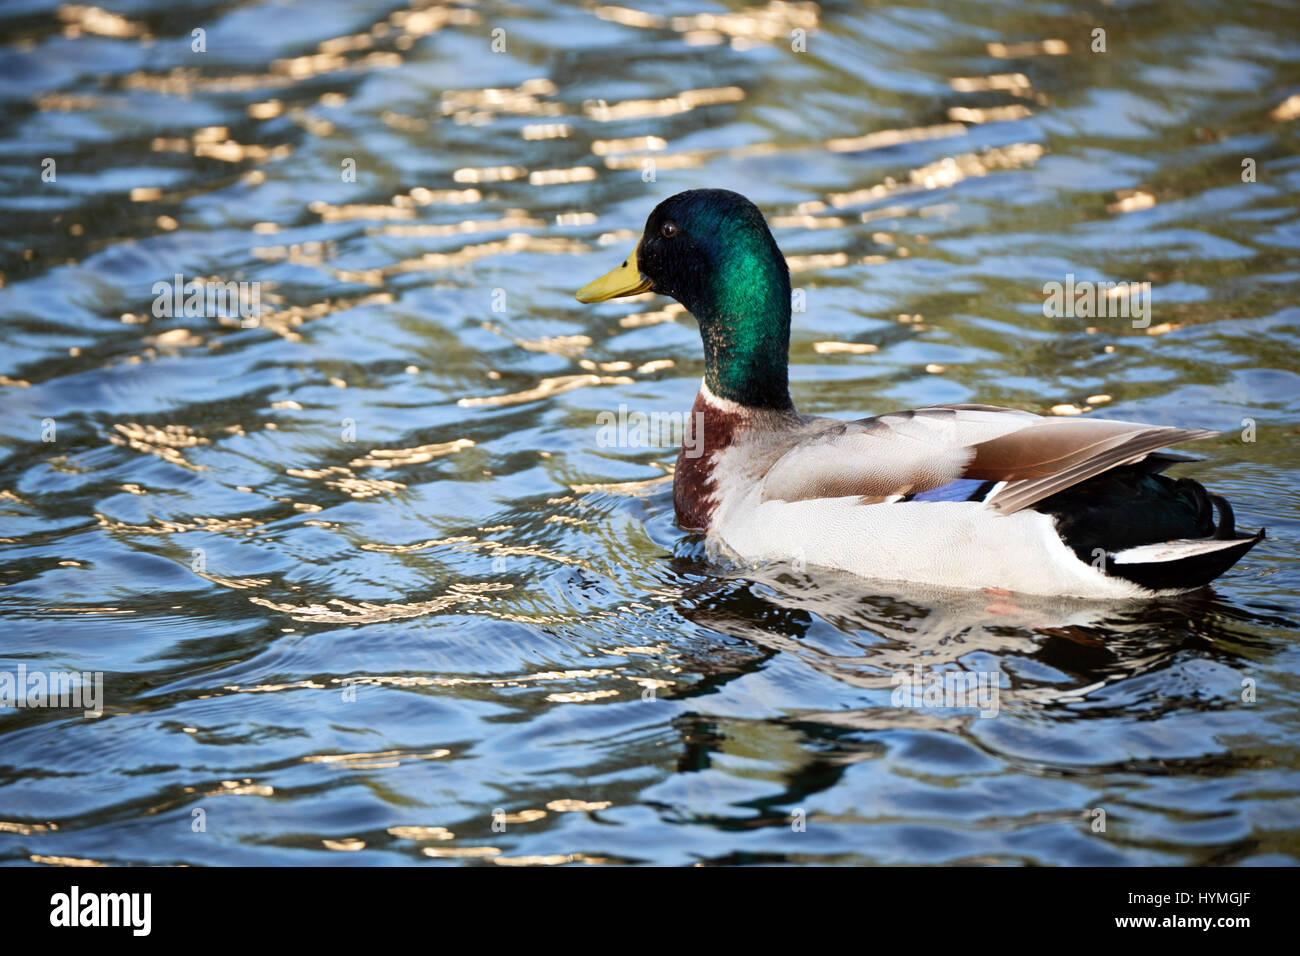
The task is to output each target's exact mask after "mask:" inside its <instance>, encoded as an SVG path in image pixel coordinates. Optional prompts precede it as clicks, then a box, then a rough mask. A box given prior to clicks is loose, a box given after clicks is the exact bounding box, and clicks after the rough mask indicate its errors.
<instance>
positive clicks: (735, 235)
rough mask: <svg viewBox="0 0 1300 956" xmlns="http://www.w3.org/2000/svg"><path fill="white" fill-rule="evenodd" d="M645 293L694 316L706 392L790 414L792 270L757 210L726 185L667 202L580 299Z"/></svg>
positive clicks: (582, 293)
mask: <svg viewBox="0 0 1300 956" xmlns="http://www.w3.org/2000/svg"><path fill="white" fill-rule="evenodd" d="M646 290H652V291H654V292H659V293H662V294H663V295H670V296H672V297H673V298H674V299H676V300H677V301H678V302H680V303H681V304H682V305H684V306H686V308H687V309H688V310H689V311H690V312H691V314H692V315H694V316H695V318H696V320H697V321H698V322H699V324H700V336H701V338H702V339H703V340H704V378H705V381H706V382H707V383H708V386H709V390H710V391H711V392H713V394H715V395H717V396H719V397H721V398H726V399H730V400H731V401H734V402H740V403H741V404H743V405H749V406H752V407H756V408H789V407H790V404H791V403H790V391H789V381H788V372H787V367H788V363H789V353H790V271H789V269H788V268H787V267H786V264H785V257H784V256H782V255H781V250H780V249H778V248H777V245H776V241H775V240H774V239H773V238H772V233H771V232H770V231H769V230H768V228H767V223H766V222H765V221H764V219H763V214H762V213H761V212H759V211H758V207H757V206H755V205H754V204H753V203H752V202H750V201H749V200H748V199H746V198H745V197H744V196H742V195H740V194H739V193H733V192H731V191H730V190H726V189H692V190H689V191H688V192H684V193H678V194H677V195H676V196H672V197H671V198H669V199H665V200H664V201H663V202H661V203H660V204H659V205H658V206H656V207H655V209H654V211H653V212H652V213H650V218H649V219H647V220H646V224H645V232H644V233H643V234H642V236H641V241H640V242H639V243H638V244H637V247H636V249H635V250H634V251H633V253H632V255H631V256H629V257H628V258H627V259H626V260H625V261H624V263H623V264H622V265H621V266H619V267H618V268H617V269H615V270H614V271H613V272H611V273H609V274H608V275H606V276H604V277H602V278H600V279H597V280H596V281H595V282H593V283H591V284H590V285H588V286H586V287H585V288H583V289H582V290H581V291H580V292H579V293H578V299H579V301H582V302H600V301H603V300H605V299H612V298H615V297H617V296H621V295H633V294H635V293H637V292H644V291H646Z"/></svg>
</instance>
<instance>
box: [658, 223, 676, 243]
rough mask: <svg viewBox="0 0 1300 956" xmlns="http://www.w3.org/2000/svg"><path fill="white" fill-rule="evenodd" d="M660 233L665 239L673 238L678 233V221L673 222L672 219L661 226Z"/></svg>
mask: <svg viewBox="0 0 1300 956" xmlns="http://www.w3.org/2000/svg"><path fill="white" fill-rule="evenodd" d="M659 233H660V235H662V236H663V237H664V238H665V239H671V238H672V237H673V236H675V235H677V223H675V222H672V221H671V220H670V221H669V222H666V223H664V224H663V225H662V226H660V227H659Z"/></svg>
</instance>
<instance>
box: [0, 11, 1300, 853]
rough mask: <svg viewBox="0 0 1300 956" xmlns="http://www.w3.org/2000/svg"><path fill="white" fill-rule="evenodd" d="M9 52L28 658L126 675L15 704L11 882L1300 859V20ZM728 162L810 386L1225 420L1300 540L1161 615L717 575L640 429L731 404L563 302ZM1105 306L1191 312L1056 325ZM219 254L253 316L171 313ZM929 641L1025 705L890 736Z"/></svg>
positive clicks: (292, 32)
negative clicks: (899, 685)
mask: <svg viewBox="0 0 1300 956" xmlns="http://www.w3.org/2000/svg"><path fill="white" fill-rule="evenodd" d="M1099 27H1100V28H1102V29H1104V30H1105V31H1106V32H1105V39H1106V51H1105V52H1094V51H1093V50H1092V46H1093V44H1094V42H1095V41H1094V40H1093V31H1094V29H1096V28H1099ZM195 28H201V29H202V30H203V31H204V32H203V33H202V34H198V35H196V34H194V33H193V32H192V31H193V30H194V29H195ZM799 31H801V32H799ZM0 36H2V37H3V41H2V44H0V99H3V113H2V114H0V182H3V185H4V189H3V195H2V196H0V225H2V226H3V228H2V229H0V270H2V271H3V286H2V287H0V320H2V321H0V343H2V346H0V376H3V377H0V615H3V617H2V628H3V630H2V632H0V633H2V634H3V640H2V642H0V670H2V671H7V672H11V673H13V672H16V671H17V669H18V668H19V667H20V666H24V667H26V668H28V669H29V670H45V671H49V670H77V671H89V672H94V671H102V672H103V674H104V695H105V698H106V702H105V708H104V711H105V712H104V716H103V717H102V718H100V719H98V720H96V719H87V718H84V717H82V716H81V715H80V713H79V712H70V711H69V710H67V709H43V710H40V709H22V710H12V711H7V712H4V713H3V715H2V716H0V859H4V860H7V861H11V862H26V861H33V860H34V861H37V862H44V863H58V862H75V861H97V862H102V863H118V864H121V863H136V864H173V863H192V864H230V863H245V864H246V863H271V864H302V863H363V864H400V863H407V864H414V863H423V864H432V863H437V862H440V861H441V862H448V863H457V862H462V863H466V864H470V865H475V864H478V865H491V864H492V863H493V862H495V863H498V864H559V863H575V864H581V863H617V862H638V863H644V862H649V863H659V864H693V863H767V862H789V863H858V864H861V863H925V864H933V863H972V862H980V863H1039V864H1140V863H1154V864H1189V863H1266V864H1277V863H1293V862H1295V861H1296V860H1297V858H1300V836H1298V835H1297V834H1298V833H1300V801H1298V799H1297V795H1298V794H1300V746H1298V745H1297V729H1298V723H1300V722H1298V720H1297V712H1298V707H1297V705H1298V704H1300V650H1298V648H1297V638H1298V637H1300V627H1298V625H1297V623H1296V622H1297V618H1298V616H1300V609H1297V607H1296V603H1297V601H1296V598H1297V594H1300V565H1298V564H1297V561H1296V543H1297V538H1298V537H1300V502H1298V501H1297V496H1296V494H1295V487H1296V483H1297V477H1298V475H1297V454H1296V448H1297V435H1298V434H1300V400H1298V399H1300V387H1298V386H1300V372H1298V363H1297V361H1296V351H1297V347H1298V346H1300V306H1298V305H1297V295H1296V290H1297V287H1298V286H1300V226H1298V225H1297V217H1296V214H1295V208H1296V200H1297V196H1300V160H1297V158H1296V153H1297V149H1296V147H1297V144H1298V142H1300V136H1298V135H1297V130H1298V129H1300V100H1298V99H1295V98H1294V97H1295V95H1296V94H1298V93H1300V31H1298V30H1297V18H1296V16H1295V10H1294V8H1293V6H1292V5H1291V4H1290V3H1288V2H1277V3H1268V2H1249V0H1233V2H1226V0H1225V2H1217V3H1216V2H1209V0H1204V2H1193V0H1187V2H1180V3H1173V2H1170V3H1149V2H1140V0H1135V2H1116V3H1112V4H1103V3H1078V4H1068V3H1033V2H1028V0H1025V2H1012V0H1006V2H999V3H985V2H953V3H938V2H927V0H918V2H915V3H893V2H881V3H872V4H868V5H859V4H855V3H847V2H844V3H816V4H815V3H796V4H781V3H772V4H770V5H766V6H764V5H759V6H755V7H743V6H742V5H741V4H740V3H738V2H734V3H727V4H726V5H719V4H716V3H710V2H707V0H685V2H672V3H669V4H655V5H653V6H652V7H647V8H646V12H640V11H638V10H636V9H633V8H630V7H623V6H599V7H598V6H596V5H594V4H561V3H553V2H549V3H540V2H539V3H527V4H499V3H483V4H472V3H465V4H460V3H452V4H446V5H444V4H436V3H425V2H419V0H417V2H416V3H415V5H414V6H404V5H401V4H399V3H376V2H362V0H323V2H302V3H288V2H258V0H253V2H238V3H226V2H199V0H195V2H191V3H183V2H174V0H126V2H121V3H116V4H113V5H112V6H111V12H110V10H107V9H104V10H97V9H96V8H92V7H75V6H55V5H53V4H50V3H46V2H44V0H16V2H10V3H6V4H5V5H4V6H3V8H2V9H0ZM196 46H203V47H205V49H204V50H202V51H196V50H195V47H196ZM794 47H799V48H802V49H793V48H794ZM1247 159H1249V160H1251V161H1252V162H1251V163H1249V164H1247V165H1246V166H1245V167H1243V161H1244V160H1247ZM46 160H52V161H53V164H52V165H51V164H50V163H48V162H45V161H46ZM353 168H354V169H355V177H351V176H350V175H349V172H350V170H352V169H353ZM1251 170H1253V171H1254V177H1253V178H1254V181H1253V182H1244V181H1243V177H1244V178H1246V179H1250V178H1251V176H1250V175H1249V174H1250V172H1251ZM45 172H48V175H43V173H45ZM51 177H52V181H51ZM353 179H354V181H350V180H353ZM700 186H726V187H729V188H733V189H736V190H739V191H741V192H744V193H745V194H746V195H748V196H750V197H751V198H752V199H754V200H755V201H756V202H757V203H759V205H760V206H761V207H762V208H763V210H764V212H765V213H766V214H767V215H768V217H769V219H770V221H771V222H772V224H773V228H774V232H775V234H776V237H777V240H778V242H779V243H780V244H781V246H782V248H783V249H784V250H785V252H786V253H787V255H788V257H789V259H790V262H791V267H792V270H793V273H794V275H793V281H794V284H795V285H796V287H798V289H799V290H801V291H802V295H803V296H804V303H803V304H804V306H805V309H804V311H802V312H799V313H797V314H796V315H795V330H794V340H793V343H792V349H791V353H792V354H791V358H792V388H793V393H794V397H795V400H796V402H797V403H798V404H799V405H800V406H801V408H802V409H803V410H804V411H808V412H815V413H824V414H839V415H845V416H849V415H852V416H860V415H864V414H874V413H881V412H886V411H890V410H893V409H897V408H906V407H911V406H915V405H919V404H923V403H927V402H963V401H981V402H991V403H996V404H1003V405H1011V406H1016V407H1020V408H1026V409H1030V410H1033V411H1037V412H1042V413H1046V412H1048V411H1049V410H1051V409H1053V408H1055V407H1057V406H1074V409H1066V408H1056V411H1057V412H1058V413H1062V412H1069V411H1078V410H1084V411H1085V413H1086V412H1087V411H1088V410H1089V409H1102V410H1103V411H1104V413H1105V414H1107V415H1109V416H1111V417H1117V418H1125V419H1140V420H1146V421H1153V422H1166V423H1177V424H1179V425H1196V426H1206V427H1212V428H1219V429H1223V430H1224V434H1223V435H1222V436H1221V437H1219V438H1217V439H1211V440H1208V441H1204V442H1201V443H1199V447H1198V448H1197V449H1196V451H1197V452H1198V453H1202V454H1205V455H1206V456H1208V460H1207V461H1205V462H1203V463H1197V464H1191V465H1184V466H1181V468H1180V471H1181V473H1183V474H1187V475H1191V476H1194V477H1196V478H1197V479H1198V480H1201V481H1203V482H1205V483H1206V484H1207V485H1209V486H1211V487H1212V488H1213V489H1214V490H1216V491H1220V492H1222V493H1225V494H1227V495H1229V496H1230V497H1231V498H1232V500H1233V502H1234V503H1235V505H1236V510H1237V520H1238V525H1239V526H1240V527H1244V528H1250V529H1253V528H1256V527H1258V526H1260V525H1265V526H1267V528H1268V539H1267V540H1266V541H1265V542H1263V543H1262V544H1261V545H1260V546H1259V547H1258V548H1256V549H1255V550H1254V551H1253V552H1252V553H1251V554H1250V555H1248V556H1247V557H1246V559H1245V560H1243V561H1242V562H1241V563H1240V564H1239V565H1238V566H1237V567H1235V568H1234V569H1232V571H1231V572H1229V573H1228V574H1227V575H1226V576H1225V577H1223V578H1222V579H1221V580H1220V581H1219V582H1217V583H1216V585H1215V587H1214V588H1213V590H1212V591H1206V592H1202V593H1200V594H1196V595H1192V596H1188V597H1184V598H1180V599H1176V600H1165V601H1160V602H1154V603H1148V604H1141V603H1139V604H1132V605H1107V604H1095V603H1082V602H1080V603H1074V602H1064V601H1042V600H1029V599H1024V598H1019V597H1014V596H1008V595H996V594H984V593H956V594H952V593H941V592H928V593H927V592H913V591H909V590H904V589H902V588H901V587H898V588H895V587H887V586H881V585H877V584H868V583H866V582H863V581H858V580H853V579H851V578H842V577H834V576H829V575H826V574H823V573H819V572H815V571H812V570H808V571H798V570H796V569H793V568H772V569H768V570H765V571H764V572H763V573H762V574H761V575H759V576H747V577H744V576H740V575H739V574H737V573H735V572H728V571H727V570H725V569H722V568H718V567H715V566H711V565H710V564H709V563H707V561H706V560H705V559H704V558H703V555H702V550H701V548H700V545H699V543H698V541H696V540H694V539H693V538H691V537H690V536H688V535H686V534H684V533H683V532H682V531H680V530H679V529H678V528H677V527H676V526H675V524H674V520H673V513H672V503H671V477H670V472H671V467H672V462H673V460H674V457H675V449H673V448H671V447H664V446H657V447H627V446H626V443H625V445H624V446H621V447H620V446H617V445H615V446H609V445H608V444H607V443H602V442H600V441H599V440H598V430H597V416H598V415H599V414H600V413H601V412H606V411H617V410H618V408H619V406H620V405H626V406H627V408H628V409H629V410H633V411H639V412H644V413H649V412H676V411H682V410H685V409H686V408H688V407H689V405H690V402H691V400H692V398H693V396H694V393H695V390H696V388H697V385H698V382H699V379H700V375H701V373H702V360H701V354H700V347H699V338H698V333H697V331H696V328H695V325H694V322H693V320H692V319H691V318H690V316H689V315H686V314H684V313H683V312H682V311H681V310H680V309H679V308H678V307H677V306H676V305H675V304H674V303H670V301H669V300H666V299H657V298H654V297H651V296H648V295H647V296H643V297H641V298H640V299H637V300H631V301H620V302H611V303H608V304H604V305H600V306H594V307H589V306H581V305H579V304H578V303H576V302H574V301H573V299H572V297H571V295H572V292H573V290H575V289H576V288H577V287H579V286H580V285H582V284H583V283H585V282H586V281H588V280H589V279H591V278H593V277H594V276H596V275H598V274H600V273H602V272H604V271H605V270H606V269H608V268H610V267H611V266H613V265H614V264H615V263H616V262H617V261H618V260H619V259H620V258H622V257H623V256H624V255H625V254H626V252H627V250H628V249H629V248H630V246H631V244H632V242H633V241H634V240H635V237H636V236H637V235H639V233H640V229H641V225H642V222H643V220H644V218H645V215H646V213H647V212H648V211H649V210H650V208H651V207H652V206H653V205H654V204H655V203H656V202H658V201H659V200H660V199H663V198H665V197H666V196H669V195H671V194H672V193H674V192H677V191H679V190H681V189H687V188H694V187H700ZM1071 273H1072V274H1074V275H1075V276H1076V277H1077V278H1078V279H1080V280H1083V279H1092V280H1097V279H1106V280H1114V281H1123V282H1130V281H1132V282H1144V281H1146V282H1150V283H1151V284H1152V293H1151V299H1152V303H1153V306H1152V308H1153V312H1152V315H1151V317H1150V324H1149V325H1148V326H1147V327H1145V328H1135V327H1133V323H1132V322H1130V321H1129V320H1128V319H1117V318H1092V317H1078V318H1064V319H1062V318H1053V319H1049V318H1045V317H1044V315H1043V288H1044V283H1047V282H1051V281H1064V280H1065V277H1066V275H1067V274H1071ZM176 275H180V276H182V277H184V280H185V281H189V280H193V279H206V280H210V281H211V282H214V283H215V282H221V283H225V282H229V281H234V282H240V281H243V282H248V283H258V285H257V286H247V287H245V288H246V291H247V293H248V295H249V296H250V297H251V296H253V295H254V290H256V294H257V295H258V296H260V300H261V305H262V307H263V310H264V311H263V314H262V315H261V317H260V321H258V322H257V323H256V324H253V323H248V324H249V325H250V327H243V326H242V325H241V321H240V318H239V316H238V314H237V313H238V310H237V309H231V308H226V309H224V310H222V309H221V308H216V309H215V310H214V309H213V308H207V307H205V309H204V310H203V311H204V312H205V313H206V314H186V313H185V310H184V309H182V310H181V311H180V313H179V314H174V315H171V316H167V315H165V314H164V315H161V316H159V315H156V314H155V310H154V302H155V297H156V294H157V293H156V292H155V284H156V283H170V282H172V281H173V276H176ZM246 304H247V303H246ZM217 313H219V314H217ZM827 343H835V344H827ZM1103 406H1104V409H1103V408H1102V407H1103ZM1248 438H1250V439H1254V440H1253V441H1250V440H1245V439H1248ZM916 665H919V666H921V667H922V668H925V669H931V668H939V669H949V670H954V669H961V670H967V671H974V672H995V673H996V674H997V675H998V678H999V682H1000V686H1001V693H1000V704H999V709H998V714H997V716H996V717H993V718H988V719H986V718H981V717H980V716H979V714H978V713H977V712H976V711H975V710H974V709H971V708H947V709H945V708H935V707H928V708H901V707H897V706H893V704H892V703H891V694H892V687H893V685H892V682H891V680H892V676H893V675H894V674H896V673H898V672H900V671H910V670H911V668H913V667H914V666H916ZM1252 696H1253V700H1251V698H1252ZM1243 697H1245V698H1246V699H1245V700H1243ZM198 811H202V813H199V812H198ZM1097 811H1104V829H1103V828H1102V827H1101V825H1100V824H1101V823H1102V822H1103V821H1102V818H1101V816H1100V815H1099V814H1098V812H1097ZM494 823H495V825H494Z"/></svg>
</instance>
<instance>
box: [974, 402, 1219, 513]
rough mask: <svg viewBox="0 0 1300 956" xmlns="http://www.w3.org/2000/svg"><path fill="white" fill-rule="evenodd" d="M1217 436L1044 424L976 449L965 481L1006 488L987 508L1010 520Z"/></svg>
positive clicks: (1082, 422)
mask: <svg viewBox="0 0 1300 956" xmlns="http://www.w3.org/2000/svg"><path fill="white" fill-rule="evenodd" d="M1217 434H1218V432H1214V431H1208V430H1206V429H1203V428H1168V427H1165V426H1161V425H1141V424H1132V423H1128V422H1112V421H1104V420H1097V421H1090V420H1087V419H1074V420H1072V421H1069V422H1050V421H1045V422H1044V423H1043V424H1041V425H1035V426H1033V427H1030V428H1025V429H1022V430H1021V431H1018V432H1012V433H1011V434H1009V435H1003V436H1000V437H998V438H994V439H991V440H990V441H986V442H981V443H980V444H978V445H976V446H975V448H974V451H975V455H974V457H973V458H972V459H971V461H970V464H968V465H967V467H966V471H965V473H964V477H968V478H980V479H983V480H991V481H1005V482H1007V484H1006V485H1005V486H1004V487H1003V488H1001V489H999V491H998V492H997V494H995V495H994V496H993V497H992V498H990V499H989V504H990V505H991V506H992V507H993V508H994V509H996V510H997V511H1000V512H1002V513H1003V514H1011V513H1012V512H1015V511H1019V510H1021V509H1022V508H1027V507H1028V506H1029V505H1032V504H1034V503H1036V502H1038V501H1042V500H1043V499H1044V498H1046V497H1048V496H1050V495H1054V494H1056V493H1057V492H1058V491H1063V490H1064V489H1066V488H1069V487H1071V486H1072V485H1077V484H1079V483H1080V482H1082V481H1086V480H1087V479H1089V478H1091V477H1093V476H1094V475H1099V474H1101V473H1102V472H1103V471H1109V470H1110V469H1111V468H1116V467H1118V466H1120V465H1127V464H1133V463H1135V462H1139V461H1142V460H1143V459H1144V458H1146V457H1147V456H1148V455H1149V454H1151V453H1152V452H1155V451H1157V450H1158V449H1160V448H1164V447H1166V446H1167V445H1176V444H1178V443H1180V442H1185V441H1192V440H1194V439H1198V438H1209V437H1210V436H1212V435H1217Z"/></svg>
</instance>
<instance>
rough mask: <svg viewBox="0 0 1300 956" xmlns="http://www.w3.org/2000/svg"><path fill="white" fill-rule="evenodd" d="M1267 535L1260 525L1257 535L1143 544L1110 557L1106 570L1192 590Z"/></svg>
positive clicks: (1155, 587) (1142, 582) (1159, 587)
mask: <svg viewBox="0 0 1300 956" xmlns="http://www.w3.org/2000/svg"><path fill="white" fill-rule="evenodd" d="M1215 497H1218V496H1217V495H1216V496H1215ZM1220 500H1222V499H1220ZM1228 514H1229V516H1230V515H1231V508H1229V509H1228ZM1221 526H1222V525H1221ZM1264 536H1265V535H1264V529H1263V528H1260V529H1259V531H1257V532H1255V534H1249V535H1240V536H1230V537H1228V538H1226V539H1224V538H1221V537H1215V538H1210V539H1205V538H1192V539H1184V540H1179V541H1163V542H1160V543H1158V544H1144V545H1139V546H1138V547H1135V548H1128V549H1126V550H1124V551H1120V552H1119V553H1118V554H1114V555H1110V556H1108V560H1107V561H1106V573H1108V574H1113V575H1114V576H1115V577H1118V578H1124V579H1125V580H1127V581H1132V582H1133V583H1134V584H1137V585H1139V586H1141V587H1144V588H1149V589H1150V590H1152V591H1169V590H1178V591H1185V590H1190V589H1192V588H1198V587H1201V586H1202V585H1205V584H1209V583H1210V582H1211V581H1213V580H1214V579H1215V578H1217V577H1218V576H1219V575H1220V574H1222V573H1223V572H1224V571H1226V570H1228V568H1230V567H1232V566H1233V565H1234V564H1236V563H1237V562H1238V561H1239V560H1240V559H1241V558H1242V556H1243V555H1245V553H1246V552H1247V551H1249V550H1250V549H1251V548H1253V547H1254V546H1255V545H1256V544H1258V543H1259V542H1260V541H1261V540H1263V538H1264Z"/></svg>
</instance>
